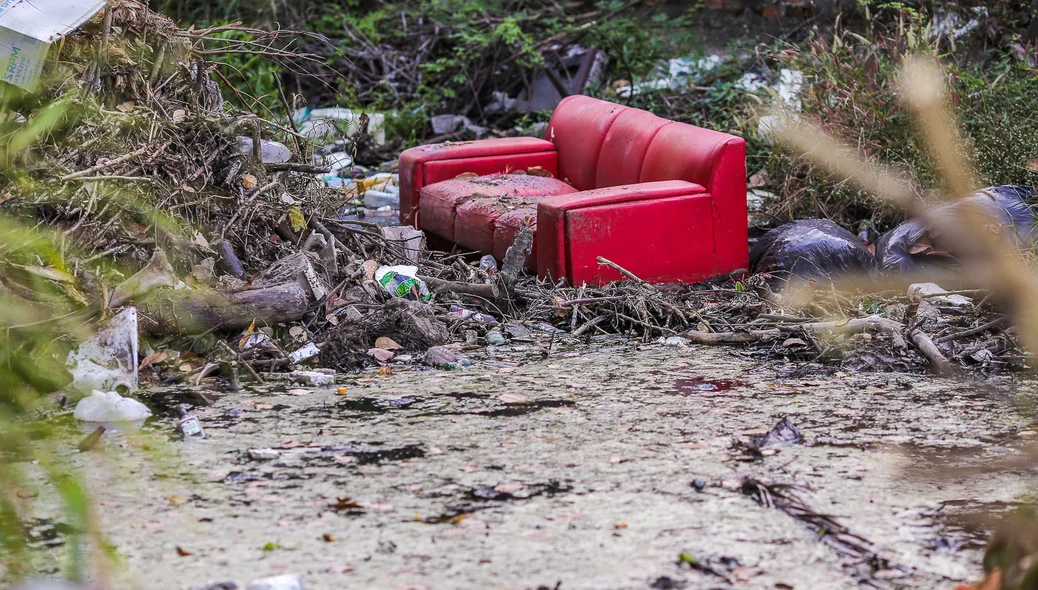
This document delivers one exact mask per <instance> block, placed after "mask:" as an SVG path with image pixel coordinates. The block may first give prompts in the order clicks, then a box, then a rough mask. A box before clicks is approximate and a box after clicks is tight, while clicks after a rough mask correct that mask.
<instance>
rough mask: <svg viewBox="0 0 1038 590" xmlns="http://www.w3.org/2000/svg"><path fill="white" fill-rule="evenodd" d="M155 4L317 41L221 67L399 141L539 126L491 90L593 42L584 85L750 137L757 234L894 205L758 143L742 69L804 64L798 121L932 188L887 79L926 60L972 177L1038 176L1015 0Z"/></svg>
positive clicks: (882, 223) (1031, 55)
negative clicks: (758, 199)
mask: <svg viewBox="0 0 1038 590" xmlns="http://www.w3.org/2000/svg"><path fill="white" fill-rule="evenodd" d="M153 8H155V9H157V10H161V11H163V12H164V13H165V14H167V15H169V16H171V17H172V18H174V20H177V21H178V22H181V23H182V24H186V23H194V24H195V25H196V26H199V27H200V26H204V25H207V24H220V23H226V22H233V21H243V22H245V23H247V24H252V25H255V26H256V27H259V28H278V27H280V28H283V29H299V30H306V31H310V32H313V33H317V34H318V35H320V36H321V38H314V37H309V38H296V39H295V40H293V41H291V42H286V45H290V46H291V47H293V48H295V49H297V50H300V51H306V52H311V53H314V54H317V55H319V56H320V61H321V62H323V64H325V66H326V67H321V66H319V65H315V64H310V65H308V66H306V67H304V68H299V67H295V66H286V65H284V64H279V63H277V62H275V61H273V60H270V59H269V58H267V57H265V56H263V55H245V56H242V55H235V56H232V57H231V58H229V59H228V60H227V61H228V69H229V70H230V71H231V72H232V76H231V77H232V78H235V79H234V82H235V83H236V84H238V85H239V86H240V87H241V89H242V90H243V91H245V92H247V93H248V94H250V95H252V96H255V97H256V98H257V100H258V101H260V102H262V103H266V104H267V105H269V108H270V109H271V110H273V111H280V112H281V113H284V112H285V111H286V110H287V109H286V108H285V106H284V103H283V101H281V100H280V98H278V95H277V85H276V83H275V80H274V78H275V76H276V77H278V78H279V79H280V80H281V82H282V83H283V86H284V88H285V89H287V90H290V91H291V92H292V93H293V94H294V95H295V98H294V102H296V104H295V105H293V107H295V106H302V105H303V103H305V104H309V105H311V106H331V105H334V104H338V105H342V106H348V107H351V108H355V109H357V108H361V109H364V110H367V111H369V112H374V111H379V112H386V113H387V114H388V119H389V123H388V128H389V133H388V135H389V136H390V137H391V138H397V140H398V144H396V145H395V147H397V148H404V147H407V146H409V145H413V144H416V143H420V142H421V141H422V139H423V138H426V137H428V136H429V135H430V130H429V127H428V118H429V117H430V116H432V115H436V114H444V113H450V114H459V115H466V116H468V117H471V118H472V119H473V120H474V121H476V122H479V123H482V124H489V125H491V126H493V127H496V128H498V129H508V128H510V127H512V126H514V125H520V126H524V125H528V124H529V123H532V122H535V121H538V120H546V118H547V117H548V116H549V115H550V113H548V112H543V113H532V114H525V115H518V114H511V115H502V113H500V112H491V111H490V110H489V109H488V106H489V105H490V104H491V103H492V102H493V98H494V93H495V92H504V93H507V94H509V95H511V96H515V95H516V94H517V93H518V92H519V91H520V90H521V89H522V88H523V87H524V85H525V83H526V82H527V81H528V80H529V79H530V76H532V75H533V73H534V72H535V71H536V68H538V67H539V66H542V65H544V64H546V63H552V62H553V60H554V59H555V56H556V55H557V54H559V53H561V52H563V51H564V50H565V49H566V48H567V47H568V46H570V45H572V44H579V45H581V46H584V47H587V46H596V47H599V48H601V49H602V50H603V51H605V52H606V53H607V54H608V56H609V65H608V70H607V72H606V77H605V80H604V83H602V84H600V85H598V86H595V87H591V88H588V89H587V90H586V93H588V94H592V95H597V96H600V97H602V98H606V99H611V100H618V101H621V102H629V103H630V104H633V105H634V106H638V107H641V108H645V109H648V110H650V111H653V112H655V113H657V114H659V115H661V116H664V117H668V118H672V119H676V120H680V121H686V122H690V123H693V124H697V125H704V126H709V127H714V128H718V129H722V130H725V131H729V132H733V133H737V134H740V135H743V136H745V137H746V138H747V140H748V141H749V147H750V173H751V175H753V174H756V173H758V172H763V174H762V175H758V176H756V177H755V180H754V183H753V184H754V185H759V186H760V187H761V188H763V189H766V190H767V191H768V193H770V194H771V195H773V196H769V197H768V198H767V199H766V202H765V206H766V215H765V216H764V219H765V220H766V221H767V222H769V223H771V224H774V223H778V222H782V221H786V220H789V219H793V218H803V217H829V218H831V219H833V220H835V221H837V222H839V223H842V224H844V225H847V226H856V225H857V224H858V223H859V222H861V221H869V222H872V223H874V224H875V225H876V226H877V227H878V229H885V228H887V227H889V226H891V225H892V224H893V223H895V222H896V221H897V220H898V218H899V213H898V212H897V211H894V210H893V209H891V208H889V207H888V206H886V205H883V204H881V203H879V202H878V201H876V200H875V199H874V198H872V197H871V196H869V195H867V194H864V193H862V192H861V191H858V190H856V189H854V188H852V187H848V186H844V185H843V184H842V183H839V182H834V181H830V180H829V179H827V178H826V177H825V176H824V175H823V174H820V173H819V172H818V171H816V170H814V169H813V168H812V167H811V166H810V165H808V164H807V163H805V162H803V161H801V160H799V159H797V158H793V157H790V156H788V155H787V154H785V153H783V152H782V151H780V150H778V149H776V148H774V147H773V146H771V145H769V144H768V143H767V142H765V141H762V138H761V137H760V135H759V133H758V126H757V122H756V119H757V115H758V114H759V113H760V112H761V109H762V108H763V107H764V106H765V105H766V104H767V103H769V102H770V101H771V100H772V97H771V96H770V95H769V94H768V92H767V91H757V92H756V93H752V94H753V95H752V96H751V93H749V92H747V91H746V90H744V89H743V88H742V87H741V86H740V85H739V84H738V83H737V82H738V81H739V79H740V78H741V77H742V76H743V74H744V73H745V72H755V73H759V74H762V75H764V76H765V77H768V78H771V79H773V80H774V79H776V78H777V76H778V75H779V72H780V71H781V69H783V68H789V69H794V70H800V71H802V72H804V74H805V91H804V92H803V94H802V102H803V114H804V115H805V116H807V117H812V118H816V119H817V120H819V121H820V122H821V123H822V124H823V125H824V126H825V127H826V128H827V129H829V130H830V131H832V132H834V133H835V134H836V135H838V136H841V137H845V138H849V139H851V140H852V141H854V142H855V143H857V144H858V146H859V147H860V148H861V149H862V150H864V151H865V152H866V153H867V154H869V155H870V156H871V157H874V158H876V159H877V160H882V161H886V162H888V163H891V164H894V165H896V166H901V167H902V168H904V170H905V173H906V174H911V175H914V176H917V177H918V178H919V179H920V180H922V181H923V184H924V185H927V184H931V185H932V183H933V182H935V178H936V177H935V175H934V169H933V165H932V160H931V159H930V157H929V155H928V154H926V153H925V150H924V149H923V148H921V147H920V144H919V143H918V141H917V138H916V137H915V136H914V132H913V131H912V127H911V126H910V125H909V124H908V114H907V113H906V112H905V111H904V109H903V108H902V107H901V105H900V103H899V101H898V100H897V94H896V91H897V89H896V88H893V81H892V80H893V77H892V76H893V74H894V73H895V72H896V69H897V67H898V64H899V63H900V60H901V58H902V57H903V56H904V55H905V54H906V53H907V52H909V51H915V52H922V53H927V54H931V55H933V56H934V57H935V58H938V59H939V60H940V62H941V64H942V65H943V67H944V68H945V69H946V71H947V73H948V75H949V78H950V80H951V82H952V84H953V86H954V92H955V97H954V100H955V103H956V108H957V111H958V113H959V116H960V117H961V120H962V122H963V124H964V127H965V132H966V135H967V140H968V144H969V146H970V149H971V152H972V153H971V156H972V158H973V160H974V161H975V162H976V164H977V166H978V169H979V170H980V173H981V174H982V177H983V178H982V182H983V183H985V184H1005V183H1023V184H1031V183H1034V182H1035V181H1036V176H1035V172H1032V171H1031V170H1030V169H1029V168H1028V164H1027V162H1028V160H1029V159H1030V158H1031V157H1032V156H1035V155H1036V154H1034V153H1033V151H1034V148H1033V147H1032V146H1036V145H1038V125H1036V124H1035V123H1036V120H1035V112H1036V109H1035V106H1036V100H1038V81H1036V80H1038V78H1036V70H1035V67H1036V62H1038V58H1036V52H1035V39H1036V37H1038V18H1036V17H1035V8H1032V3H1031V2H1029V1H1014V2H998V3H984V2H938V1H932V2H890V1H881V0H831V1H826V0H814V1H810V0H793V1H777V0H774V1H763V0H708V1H699V2H652V1H637V0H635V1H634V2H627V1H621V0H604V1H599V2H588V1H583V2H581V1H577V2H561V1H547V0H388V1H372V0H345V1H342V0H340V1H337V2H331V1H319V0H304V1H297V2H284V1H282V0H270V1H269V2H242V1H239V0H230V1H218V2H203V1H196V0H166V1H158V2H153ZM947 15H953V16H951V17H949V16H947ZM935 17H936V19H937V20H941V19H944V20H947V19H948V18H954V19H955V21H954V22H955V23H956V26H963V25H965V24H966V23H967V22H969V21H970V20H976V21H977V23H976V26H975V27H973V28H972V29H971V30H970V31H969V32H968V33H967V34H964V35H962V36H960V37H959V38H958V39H953V38H951V36H949V35H938V34H937V32H936V31H935V27H934V26H933V23H934V22H935ZM712 53H716V54H719V55H721V56H722V57H723V58H724V63H723V65H722V67H720V68H719V69H717V70H714V71H712V72H710V74H709V75H708V76H706V77H703V78H701V79H698V80H696V81H695V83H694V84H693V85H690V86H689V87H687V88H681V89H678V90H670V89H667V90H664V91H653V92H645V93H642V94H638V95H636V96H635V97H633V98H632V99H626V98H622V97H618V96H617V95H616V94H615V93H614V91H613V89H614V87H615V86H617V85H620V84H623V83H625V82H624V81H634V82H635V83H639V82H645V81H647V80H651V79H653V78H654V77H656V76H657V74H656V72H657V68H658V67H659V64H660V63H661V62H663V63H664V65H665V62H666V60H667V59H670V58H676V57H685V56H687V57H697V56H704V55H708V54H712ZM229 98H231V99H232V100H233V99H234V97H229ZM286 114H287V113H286ZM921 196H924V195H921Z"/></svg>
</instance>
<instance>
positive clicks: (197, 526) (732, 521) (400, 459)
mask: <svg viewBox="0 0 1038 590" xmlns="http://www.w3.org/2000/svg"><path fill="white" fill-rule="evenodd" d="M470 356H471V358H473V359H474V360H475V364H474V365H473V366H471V367H468V368H465V369H462V370H458V371H433V370H426V369H418V368H415V369H413V370H410V371H408V370H404V369H402V368H397V369H396V370H395V371H394V374H393V375H391V376H379V375H377V374H375V373H368V374H363V375H359V376H352V377H340V381H341V382H342V383H341V385H343V386H345V387H346V393H345V395H342V394H341V393H339V392H337V391H336V389H335V388H331V389H316V390H315V389H293V388H292V386H284V385H266V386H259V387H255V388H251V389H248V390H246V391H241V392H237V393H226V392H221V391H219V390H218V389H217V390H207V393H208V395H210V396H211V397H215V398H216V400H215V403H214V404H213V405H212V406H210V407H204V408H199V409H198V410H197V414H198V416H199V417H200V418H201V419H202V423H203V425H204V427H205V428H206V430H207V433H208V438H207V439H205V440H203V441H192V442H182V441H179V440H174V439H172V438H170V439H166V438H165V437H166V435H168V434H169V433H170V432H172V419H171V418H168V417H160V418H159V419H157V420H154V421H153V422H152V423H151V424H150V426H149V427H146V432H148V431H149V430H148V428H151V429H153V430H150V431H151V432H154V433H157V435H158V438H161V439H162V440H161V441H159V442H155V441H154V438H156V437H154V436H153V437H148V436H141V435H140V434H135V435H132V436H110V437H107V438H106V444H105V446H104V448H103V449H102V450H101V452H98V451H93V452H90V453H84V454H79V455H75V456H74V461H75V462H76V463H77V464H79V465H81V466H82V467H83V468H84V469H85V470H86V471H87V472H88V473H89V474H90V480H91V482H92V486H93V488H94V493H95V494H97V495H98V496H99V497H100V498H101V499H100V501H99V505H98V506H97V511H98V518H99V522H100V523H101V526H102V529H103V530H104V531H106V532H107V534H108V535H109V539H110V541H111V542H112V543H113V544H114V545H115V547H116V548H117V551H118V554H119V555H120V556H121V558H122V559H123V560H124V561H123V564H124V567H125V571H124V572H123V573H117V574H115V575H116V577H117V578H119V579H120V582H119V583H118V584H117V587H131V585H136V586H137V587H141V588H155V589H164V588H170V589H174V588H177V589H180V588H189V587H192V586H196V585H198V586H203V585H204V583H206V582H209V581H217V580H233V581H236V582H237V583H238V584H239V585H242V586H243V585H244V583H245V582H247V581H248V580H250V579H252V578H255V577H258V576H267V575H276V574H282V573H297V574H301V575H302V576H303V578H304V579H305V581H306V586H307V588H317V589H321V588H401V589H403V588H412V589H418V588H428V589H440V588H509V589H510V588H515V589H525V588H529V589H534V588H541V587H547V588H559V589H562V590H572V589H578V588H602V589H607V588H608V589H618V588H682V587H684V588H723V587H729V584H730V583H734V586H735V587H740V588H798V589H799V588H856V587H858V585H859V583H858V582H859V580H858V578H860V577H861V576H862V575H863V572H865V577H866V578H867V581H869V582H870V583H873V584H876V585H878V586H881V587H891V588H898V587H909V588H928V589H929V588H951V587H953V586H954V583H955V582H956V581H959V580H966V579H969V578H972V577H975V576H976V574H977V573H978V572H979V561H980V557H981V551H982V547H983V543H984V534H983V530H982V528H978V526H977V525H975V524H973V523H972V521H971V520H970V519H969V518H968V516H969V515H970V514H973V513H978V512H985V511H989V510H994V511H1003V510H1005V508H1006V507H1007V506H1009V505H1011V504H1012V503H1013V502H1015V501H1019V500H1020V499H1021V498H1023V497H1025V496H1027V495H1028V494H1029V493H1030V492H1031V490H1032V487H1031V484H1032V482H1033V471H1029V470H1019V469H1018V470H1016V471H1014V472H1009V473H1001V474H999V473H996V474H986V475H976V474H968V473H964V472H958V471H954V470H953V468H958V467H978V466H984V465H989V464H990V463H991V462H992V461H993V460H996V459H1001V458H1005V457H1010V456H1014V455H1015V454H1017V453H1018V452H1019V451H1018V449H1019V448H1020V447H1021V446H1022V445H1025V444H1027V443H1028V441H1029V440H1031V436H1032V435H1034V434H1035V433H1034V431H1033V430H1032V428H1033V420H1032V413H1031V412H1030V411H1029V410H1027V409H1026V408H1027V407H1028V406H1027V405H1026V404H1020V403H1019V396H1018V394H1020V393H1026V392H1027V391H1030V388H1029V386H1028V385H1027V384H1024V383H1014V382H1012V381H1010V380H1008V379H1003V380H995V381H987V382H983V383H981V382H972V383H969V384H961V383H957V382H953V381H947V380H940V379H933V378H927V377H920V376H917V375H897V374H859V375H848V374H844V373H841V372H839V371H838V370H836V369H833V368H828V369H826V368H824V367H818V366H813V365H803V364H792V363H791V364H783V363H776V362H764V363H762V362H759V361H758V360H755V359H754V358H753V357H751V356H749V355H748V354H747V353H746V352H744V351H742V350H741V349H738V348H725V347H689V348H677V347H671V346H664V345H662V344H652V345H644V344H641V343H638V342H630V341H621V340H604V341H599V342H597V343H594V344H592V345H591V346H590V347H574V348H571V349H568V351H567V349H565V348H563V349H561V351H560V349H555V350H554V351H553V352H552V354H551V355H550V356H548V357H547V358H543V357H538V356H537V355H534V356H531V355H530V353H529V350H527V351H521V350H520V351H514V352H511V353H509V352H508V349H504V348H503V347H502V349H501V350H497V351H495V352H493V353H492V354H491V355H488V354H487V352H486V351H485V350H484V351H474V352H472V353H470ZM490 356H493V357H494V358H489V357H490ZM495 359H496V360H495ZM509 359H511V360H509ZM515 359H526V360H525V361H516V360H515ZM184 394H185V392H180V395H184ZM152 395H153V396H154V397H156V398H159V397H162V396H167V395H168V392H164V393H159V392H153V393H152ZM502 396H504V397H502ZM524 398H526V399H528V400H529V402H530V403H527V404H522V403H505V402H517V401H518V402H522V401H523V400H524ZM783 417H789V418H790V419H791V420H792V421H793V423H795V425H796V426H797V427H798V428H799V429H800V430H801V432H802V433H803V435H804V437H805V439H806V440H805V441H804V442H803V443H802V444H794V445H790V446H785V447H782V448H779V449H777V450H772V451H765V452H764V454H763V455H764V456H763V457H762V458H761V457H760V456H758V457H757V458H758V460H757V461H752V460H749V459H751V458H752V456H751V454H748V453H747V451H746V450H745V448H744V447H742V446H740V445H739V444H738V443H737V440H738V439H740V438H742V439H747V438H749V437H751V436H752V435H754V434H758V433H761V432H764V431H767V430H768V429H770V428H771V427H772V426H773V425H775V423H776V422H778V421H779V420H780V419H781V418H783ZM149 441H151V442H149ZM250 449H253V450H252V451H251V452H250ZM747 476H752V477H755V478H757V479H760V480H763V481H765V482H772V483H776V484H792V485H795V486H798V491H797V493H798V494H799V495H800V497H801V498H802V499H803V500H804V501H805V502H806V503H807V504H808V505H809V506H810V507H811V508H812V509H814V510H816V511H817V512H821V513H826V514H830V515H832V516H833V517H834V518H835V519H836V520H837V521H838V522H840V523H842V524H844V525H846V526H847V527H849V528H850V529H851V531H853V532H854V533H856V534H857V535H860V536H861V537H864V538H866V539H867V540H868V541H871V542H873V543H875V544H876V545H877V546H878V547H880V548H881V549H882V555H883V556H884V557H885V558H887V559H888V560H889V561H888V562H886V563H881V564H880V565H879V566H878V567H871V568H870V567H869V566H868V565H865V566H864V567H863V566H862V565H861V564H860V563H858V564H856V563H854V561H855V560H854V559H851V558H848V557H847V556H845V555H841V554H840V553H838V552H837V551H835V550H834V549H833V548H832V547H831V546H829V545H827V544H825V543H823V542H820V540H819V536H818V535H817V534H816V533H815V532H813V531H811V530H810V529H809V528H808V527H806V526H805V525H804V524H803V523H802V522H800V521H799V520H797V519H795V518H793V517H792V516H790V515H789V514H787V513H785V512H783V511H782V510H779V509H776V508H766V507H762V506H761V505H759V504H758V503H757V502H756V501H755V500H754V498H753V497H751V496H749V495H746V494H744V493H742V491H741V490H740V487H739V486H740V482H741V480H742V479H743V478H745V477H747ZM696 480H701V481H698V482H697V481H696ZM696 484H699V486H700V488H701V490H699V489H697V487H696ZM54 551H55V554H54V555H55V556H56V557H55V558H57V556H58V555H59V554H60V551H61V548H60V547H59V548H57V549H54ZM681 554H687V555H691V556H694V557H695V559H696V560H697V562H698V563H700V564H706V566H707V567H704V568H702V569H706V570H710V569H712V570H713V571H714V572H715V573H710V572H709V571H706V572H704V571H702V570H697V569H693V568H690V567H688V565H683V564H681V563H679V561H680V560H679V555H681ZM876 570H878V571H876ZM725 576H727V577H725Z"/></svg>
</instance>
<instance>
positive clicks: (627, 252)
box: [536, 180, 715, 285]
mask: <svg viewBox="0 0 1038 590" xmlns="http://www.w3.org/2000/svg"><path fill="white" fill-rule="evenodd" d="M712 201H713V198H712V197H711V195H710V194H709V193H707V192H706V189H705V188H704V187H703V186H702V185H699V184H695V183H691V182H686V181H682V180H673V181H662V182H647V183H642V184H636V185H629V186H616V187H610V188H603V189H595V190H590V191H583V192H579V193H573V194H569V195H560V196H557V197H548V198H545V199H542V200H540V201H539V202H538V204H537V237H536V240H537V270H538V274H539V275H540V276H541V277H542V278H551V279H554V280H558V279H560V278H566V280H567V281H568V282H569V284H571V285H580V284H582V283H589V284H604V283H608V282H610V281H614V280H620V279H623V278H624V277H623V276H622V275H621V274H620V273H619V272H617V271H615V270H613V269H610V268H606V267H601V266H599V264H598V262H597V257H599V256H603V257H605V258H608V259H609V260H611V261H613V262H615V263H617V264H619V265H620V266H622V267H624V268H626V269H628V270H630V271H631V272H633V273H634V274H635V275H637V276H639V277H640V278H642V279H644V280H647V281H651V282H678V281H684V282H692V281H698V280H703V279H707V278H710V277H711V276H713V273H714V267H715V261H714V259H715V252H714V220H713V213H712V209H713V203H712Z"/></svg>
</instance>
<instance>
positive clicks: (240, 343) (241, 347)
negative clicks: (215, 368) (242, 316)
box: [238, 320, 256, 350]
mask: <svg viewBox="0 0 1038 590" xmlns="http://www.w3.org/2000/svg"><path fill="white" fill-rule="evenodd" d="M255 331H256V320H252V323H251V324H250V325H249V329H248V330H245V334H244V335H243V336H242V337H241V340H239V341H238V350H245V345H246V344H248V343H249V336H252V333H253V332H255Z"/></svg>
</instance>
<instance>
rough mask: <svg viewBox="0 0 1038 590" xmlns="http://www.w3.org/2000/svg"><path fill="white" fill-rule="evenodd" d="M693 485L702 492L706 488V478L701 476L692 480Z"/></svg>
mask: <svg viewBox="0 0 1038 590" xmlns="http://www.w3.org/2000/svg"><path fill="white" fill-rule="evenodd" d="M692 487H694V488H696V491H697V492H702V491H703V490H704V489H706V480H705V479H703V478H701V477H697V478H695V479H693V480H692Z"/></svg>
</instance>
